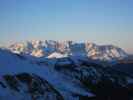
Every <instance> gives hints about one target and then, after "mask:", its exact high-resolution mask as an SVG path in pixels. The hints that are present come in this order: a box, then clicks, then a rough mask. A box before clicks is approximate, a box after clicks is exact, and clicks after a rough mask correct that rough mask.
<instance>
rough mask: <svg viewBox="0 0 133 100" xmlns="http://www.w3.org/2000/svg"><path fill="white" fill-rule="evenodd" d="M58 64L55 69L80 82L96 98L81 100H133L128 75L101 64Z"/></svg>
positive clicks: (83, 99) (81, 99)
mask: <svg viewBox="0 0 133 100" xmlns="http://www.w3.org/2000/svg"><path fill="white" fill-rule="evenodd" d="M58 64H59V62H58V63H56V66H55V69H56V70H57V71H59V72H60V73H63V74H65V75H67V76H69V77H71V79H73V80H76V81H79V82H80V83H81V84H83V86H84V87H86V89H89V90H91V92H92V93H93V94H95V95H96V96H95V97H87V96H80V100H132V98H133V92H132V91H133V88H131V87H132V86H133V84H131V85H129V83H128V80H127V78H129V76H128V75H126V74H123V73H122V72H119V71H116V70H114V69H113V68H109V67H103V66H102V65H100V64H96V63H89V62H87V61H82V63H79V64H78V66H76V64H73V63H71V64H64V66H63V64H62V65H60V64H59V65H58ZM131 79H132V78H131Z"/></svg>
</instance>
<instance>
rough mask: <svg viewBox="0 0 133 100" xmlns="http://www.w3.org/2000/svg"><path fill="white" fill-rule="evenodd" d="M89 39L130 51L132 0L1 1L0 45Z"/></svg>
mask: <svg viewBox="0 0 133 100" xmlns="http://www.w3.org/2000/svg"><path fill="white" fill-rule="evenodd" d="M33 39H34V40H38V39H41V40H45V39H48V40H49V39H54V40H77V41H81V40H82V41H84V40H89V41H91V42H94V43H97V44H113V45H117V46H120V47H122V48H124V49H125V50H126V51H128V52H130V53H133V0H0V45H5V44H6V45H7V44H9V43H11V42H16V41H24V40H33Z"/></svg>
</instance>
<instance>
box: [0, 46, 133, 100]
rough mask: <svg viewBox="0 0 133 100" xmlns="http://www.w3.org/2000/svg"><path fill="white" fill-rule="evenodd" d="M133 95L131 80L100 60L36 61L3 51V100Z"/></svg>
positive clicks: (98, 99) (110, 99) (123, 99)
mask: <svg viewBox="0 0 133 100" xmlns="http://www.w3.org/2000/svg"><path fill="white" fill-rule="evenodd" d="M54 55H57V54H54ZM132 91H133V78H132V76H130V75H127V74H124V73H122V72H119V71H116V70H114V69H112V68H110V67H104V66H102V65H101V64H100V63H99V62H97V60H91V59H89V58H87V57H81V56H80V57H79V56H70V57H63V58H53V59H51V58H50V59H49V58H36V57H33V56H26V55H24V54H23V55H21V54H15V53H12V52H11V51H9V50H5V49H4V50H3V49H0V100H132V98H133V93H132Z"/></svg>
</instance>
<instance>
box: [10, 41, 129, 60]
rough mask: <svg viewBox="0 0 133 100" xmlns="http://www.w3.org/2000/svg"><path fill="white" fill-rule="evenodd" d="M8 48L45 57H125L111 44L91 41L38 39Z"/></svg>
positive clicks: (112, 58) (105, 58)
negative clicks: (99, 43) (97, 43)
mask: <svg viewBox="0 0 133 100" xmlns="http://www.w3.org/2000/svg"><path fill="white" fill-rule="evenodd" d="M8 49H10V50H11V51H12V52H14V53H18V54H28V55H32V56H35V57H47V58H62V57H68V56H86V57H89V58H92V59H98V60H106V61H110V60H115V59H124V58H125V57H127V54H126V52H125V51H124V50H122V49H121V48H119V47H116V46H113V45H96V44H94V43H91V42H83V43H79V42H74V41H53V40H45V41H40V40H39V41H28V42H23V43H15V44H12V45H10V46H9V48H8Z"/></svg>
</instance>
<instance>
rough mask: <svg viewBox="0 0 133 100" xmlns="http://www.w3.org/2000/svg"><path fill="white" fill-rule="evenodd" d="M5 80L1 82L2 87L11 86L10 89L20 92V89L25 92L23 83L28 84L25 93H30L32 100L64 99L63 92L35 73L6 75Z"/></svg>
mask: <svg viewBox="0 0 133 100" xmlns="http://www.w3.org/2000/svg"><path fill="white" fill-rule="evenodd" d="M3 81H5V83H3V82H0V86H1V87H3V88H7V87H9V88H10V90H13V91H16V92H18V93H20V94H21V92H20V91H23V92H25V91H24V89H23V86H22V85H26V87H27V92H25V93H27V94H28V95H30V96H31V99H32V100H40V99H41V100H42V99H43V100H63V97H62V96H61V94H60V93H59V92H58V91H57V90H56V89H54V87H53V86H52V85H50V84H49V83H48V82H47V81H46V80H44V79H42V78H41V77H39V76H37V75H35V74H28V73H21V74H17V75H4V76H3ZM27 100H28V99H27Z"/></svg>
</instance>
